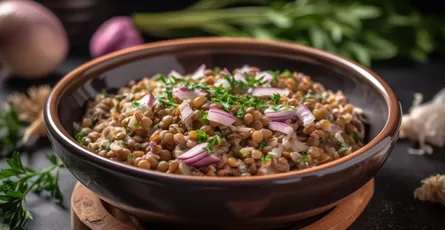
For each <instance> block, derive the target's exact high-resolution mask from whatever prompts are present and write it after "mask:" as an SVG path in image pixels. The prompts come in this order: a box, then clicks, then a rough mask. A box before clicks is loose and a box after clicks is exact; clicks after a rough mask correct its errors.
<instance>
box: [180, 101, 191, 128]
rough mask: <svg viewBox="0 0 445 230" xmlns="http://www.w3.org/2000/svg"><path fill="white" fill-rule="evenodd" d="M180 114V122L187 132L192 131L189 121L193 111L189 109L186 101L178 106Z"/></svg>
mask: <svg viewBox="0 0 445 230" xmlns="http://www.w3.org/2000/svg"><path fill="white" fill-rule="evenodd" d="M178 108H179V110H180V112H181V120H182V122H184V125H185V126H186V127H187V129H188V130H192V128H193V127H192V121H191V120H190V119H189V118H190V117H191V116H192V114H193V110H192V108H190V105H189V103H188V102H187V101H183V102H182V103H181V104H180V105H179V106H178Z"/></svg>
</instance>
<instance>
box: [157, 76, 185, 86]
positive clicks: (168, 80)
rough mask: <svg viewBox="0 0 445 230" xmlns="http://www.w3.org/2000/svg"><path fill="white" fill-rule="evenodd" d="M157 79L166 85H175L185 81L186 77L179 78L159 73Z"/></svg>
mask: <svg viewBox="0 0 445 230" xmlns="http://www.w3.org/2000/svg"><path fill="white" fill-rule="evenodd" d="M156 81H161V82H162V83H164V84H165V85H166V86H170V87H171V86H174V85H176V84H178V83H179V82H184V81H185V79H182V78H177V77H174V76H167V75H164V74H159V75H158V77H156Z"/></svg>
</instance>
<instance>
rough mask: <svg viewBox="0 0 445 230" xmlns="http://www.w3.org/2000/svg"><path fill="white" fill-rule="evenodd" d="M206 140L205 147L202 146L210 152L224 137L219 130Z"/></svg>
mask: <svg viewBox="0 0 445 230" xmlns="http://www.w3.org/2000/svg"><path fill="white" fill-rule="evenodd" d="M207 141H208V144H207V146H206V147H204V150H205V151H206V152H208V153H211V152H212V151H213V146H215V145H220V144H221V143H223V142H224V141H225V139H224V136H223V135H222V134H221V133H220V132H216V133H215V136H213V137H210V138H208V139H207Z"/></svg>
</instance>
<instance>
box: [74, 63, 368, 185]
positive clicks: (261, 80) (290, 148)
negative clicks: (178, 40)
mask: <svg viewBox="0 0 445 230" xmlns="http://www.w3.org/2000/svg"><path fill="white" fill-rule="evenodd" d="M365 122H366V121H365V120H364V118H363V116H362V113H361V110H360V109H358V108H354V106H353V105H351V104H349V103H348V100H347V98H346V97H345V95H343V93H342V92H341V91H338V92H333V91H331V90H326V89H325V88H324V87H323V85H322V84H320V83H317V82H313V81H312V80H311V78H310V77H309V76H306V75H304V74H302V73H298V72H290V71H289V70H284V71H280V70H277V71H261V70H260V69H258V68H256V67H250V66H247V65H245V66H243V67H242V68H239V69H235V70H234V71H233V72H230V71H229V70H227V69H225V68H224V69H223V70H221V69H220V68H214V69H206V67H205V65H201V66H200V67H199V68H198V69H197V70H196V71H195V72H194V73H193V74H188V75H185V76H183V75H181V74H179V73H178V72H176V71H174V70H173V71H171V72H170V73H168V74H167V75H165V74H157V75H155V76H152V77H150V78H144V79H142V80H140V81H131V82H130V83H129V84H128V85H127V86H124V87H121V88H120V89H119V90H118V91H117V92H116V93H115V94H110V93H105V92H104V93H101V94H98V95H97V96H96V98H95V99H94V101H90V102H88V104H87V111H86V114H85V115H84V117H83V120H82V121H81V122H79V123H75V124H74V128H75V130H76V132H75V135H74V136H75V138H76V140H77V141H78V142H79V143H80V144H81V145H83V146H84V147H85V148H87V149H89V150H91V151H92V152H94V153H96V154H99V155H100V156H103V157H106V158H109V159H111V160H114V161H119V162H122V163H126V164H129V165H133V166H135V167H138V168H141V169H147V170H157V171H159V172H164V173H171V174H184V175H194V176H261V175H268V174H277V173H286V172H289V171H294V170H299V169H304V168H308V167H314V166H317V165H320V164H323V163H326V162H330V161H333V160H335V159H338V158H341V157H343V156H346V155H348V154H349V153H351V152H353V151H355V150H357V149H359V148H360V147H362V146H363V145H364V134H365V126H364V123H365Z"/></svg>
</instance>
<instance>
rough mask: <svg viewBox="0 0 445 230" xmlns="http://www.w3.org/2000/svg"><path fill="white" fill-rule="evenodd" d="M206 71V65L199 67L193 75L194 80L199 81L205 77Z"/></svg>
mask: <svg viewBox="0 0 445 230" xmlns="http://www.w3.org/2000/svg"><path fill="white" fill-rule="evenodd" d="M205 70H206V65H204V64H202V65H200V66H199V67H198V69H197V70H196V71H195V73H193V75H192V79H198V78H201V77H204V72H205Z"/></svg>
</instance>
